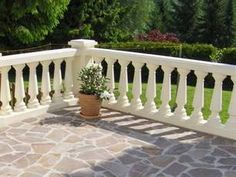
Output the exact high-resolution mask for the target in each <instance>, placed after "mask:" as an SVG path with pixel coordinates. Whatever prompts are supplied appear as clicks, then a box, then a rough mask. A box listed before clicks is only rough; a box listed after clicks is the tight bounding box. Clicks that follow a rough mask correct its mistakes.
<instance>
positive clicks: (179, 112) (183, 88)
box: [174, 68, 190, 119]
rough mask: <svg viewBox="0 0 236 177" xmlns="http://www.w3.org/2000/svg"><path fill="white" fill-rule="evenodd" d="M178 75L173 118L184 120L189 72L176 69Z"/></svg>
mask: <svg viewBox="0 0 236 177" xmlns="http://www.w3.org/2000/svg"><path fill="white" fill-rule="evenodd" d="M178 72H179V75H180V80H179V85H178V91H177V97H176V103H177V108H176V109H175V113H174V114H175V117H176V118H178V119H185V118H186V116H187V113H186V109H185V108H184V106H185V104H186V103H187V75H188V73H189V72H190V71H189V70H187V69H182V68H178Z"/></svg>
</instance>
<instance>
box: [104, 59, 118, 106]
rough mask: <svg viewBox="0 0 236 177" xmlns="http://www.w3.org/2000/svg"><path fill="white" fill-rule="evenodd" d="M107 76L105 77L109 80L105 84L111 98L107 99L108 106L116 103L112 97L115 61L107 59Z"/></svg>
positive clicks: (113, 96)
mask: <svg viewBox="0 0 236 177" xmlns="http://www.w3.org/2000/svg"><path fill="white" fill-rule="evenodd" d="M106 62H107V75H106V77H107V78H108V79H109V80H108V83H107V87H108V88H109V89H110V93H111V97H110V99H109V102H108V103H109V104H114V103H116V98H115V95H114V89H115V77H114V63H115V62H116V60H115V59H111V58H107V59H106Z"/></svg>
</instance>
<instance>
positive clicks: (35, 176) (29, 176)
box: [20, 172, 41, 177]
mask: <svg viewBox="0 0 236 177" xmlns="http://www.w3.org/2000/svg"><path fill="white" fill-rule="evenodd" d="M20 177H41V176H40V175H38V174H35V173H30V172H25V173H23V174H22V175H20Z"/></svg>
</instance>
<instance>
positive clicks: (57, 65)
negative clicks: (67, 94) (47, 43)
mask: <svg viewBox="0 0 236 177" xmlns="http://www.w3.org/2000/svg"><path fill="white" fill-rule="evenodd" d="M53 62H54V77H53V90H54V94H53V97H52V101H53V102H54V103H56V102H61V101H62V100H63V99H62V94H61V90H62V78H61V63H62V59H59V60H54V61H53Z"/></svg>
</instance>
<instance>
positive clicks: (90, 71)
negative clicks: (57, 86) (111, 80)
mask: <svg viewBox="0 0 236 177" xmlns="http://www.w3.org/2000/svg"><path fill="white" fill-rule="evenodd" d="M79 81H81V83H80V84H81V85H80V93H82V94H86V95H97V97H98V98H100V99H106V100H108V99H109V98H110V96H111V94H110V93H109V91H108V88H107V86H106V83H107V81H108V79H107V78H106V77H104V76H103V75H102V67H101V66H100V65H98V64H94V63H91V64H88V65H87V66H86V67H85V68H83V69H82V70H81V71H80V73H79Z"/></svg>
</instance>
